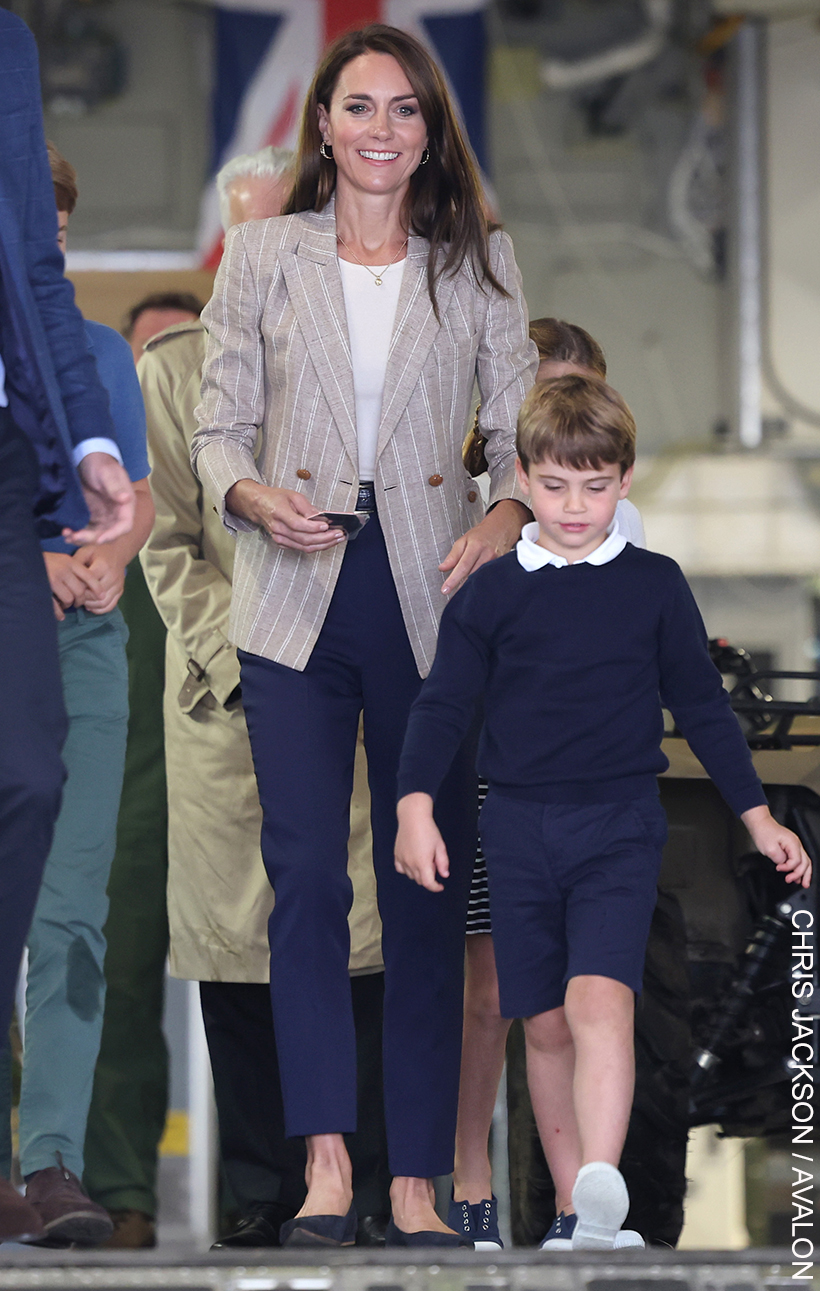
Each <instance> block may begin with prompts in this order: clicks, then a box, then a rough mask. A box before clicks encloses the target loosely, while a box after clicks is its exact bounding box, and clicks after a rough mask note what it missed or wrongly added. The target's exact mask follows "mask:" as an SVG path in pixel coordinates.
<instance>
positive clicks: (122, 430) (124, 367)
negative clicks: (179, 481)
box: [40, 319, 150, 553]
mask: <svg viewBox="0 0 820 1291" xmlns="http://www.w3.org/2000/svg"><path fill="white" fill-rule="evenodd" d="M85 332H86V337H87V338H88V345H89V349H90V350H91V353H92V354H93V355H94V360H95V362H96V365H97V372H98V373H99V377H100V381H101V382H102V384H103V386H104V387H105V389H106V390H107V391H108V398H109V401H110V404H111V417H112V420H113V422H114V435H115V438H116V444H117V447H118V448H119V450H120V453H121V455H122V464H123V466H124V467H125V469H126V471H127V472H128V478H129V479H130V480H132V481H133V480H144V479H145V477H146V475H147V474H148V472H149V470H150V467H149V465H148V452H147V449H146V446H145V407H144V405H143V402H142V391H141V390H140V383H139V380H138V379H137V372H136V368H135V367H134V356H133V355H132V353H131V346H130V345H129V344H128V342H127V341H126V340H125V338H124V337H122V336H120V334H119V332H115V331H114V329H113V328H112V327H105V326H104V324H102V323H94V322H92V321H91V320H90V319H85ZM40 547H41V549H42V550H43V551H64V552H68V553H70V552H72V551H76V547H73V546H71V545H70V544H69V543H67V542H65V541H64V539H62V538H59V537H58V538H46V539H44V540H43V541H42V542H41V543H40Z"/></svg>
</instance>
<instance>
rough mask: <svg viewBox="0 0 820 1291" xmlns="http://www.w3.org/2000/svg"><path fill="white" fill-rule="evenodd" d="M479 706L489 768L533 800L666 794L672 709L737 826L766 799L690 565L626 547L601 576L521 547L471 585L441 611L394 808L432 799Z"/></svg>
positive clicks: (483, 759)
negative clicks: (529, 558) (416, 796)
mask: <svg viewBox="0 0 820 1291" xmlns="http://www.w3.org/2000/svg"><path fill="white" fill-rule="evenodd" d="M482 695H483V696H484V719H485V721H484V730H483V732H482V737H481V744H480V747H479V757H478V766H479V770H480V772H481V774H482V776H484V777H485V778H486V779H487V780H488V781H489V783H490V785H491V787H492V788H493V789H495V790H496V791H497V792H499V793H502V794H505V795H507V796H510V797H515V798H528V799H531V800H535V801H537V802H572V803H586V802H614V801H619V800H625V799H630V798H637V797H643V796H646V795H649V794H655V793H657V780H656V777H657V776H658V774H659V773H660V772H661V771H665V770H666V768H667V766H668V765H669V763H668V761H667V759H666V758H665V757H664V755H663V753H662V752H661V749H660V744H661V740H662V739H663V717H662V713H661V705H663V706H664V707H665V708H668V709H669V710H670V711H671V712H672V714H673V715H674V717H675V721H676V722H677V725H678V727H679V729H680V730H681V731H682V733H683V735H684V736H685V737H686V739H687V741H688V742H689V745H690V747H691V748H692V750H693V752H694V753H695V754H696V755H697V757H698V758H699V759H700V761H701V762H702V763H703V766H704V767H705V769H706V771H707V772H708V773H709V775H710V776H711V777H712V779H713V780H714V782H715V784H716V785H717V787H718V789H719V790H720V792H721V793H722V794H723V796H724V798H725V799H726V801H727V803H728V804H729V806H730V807H731V808H732V810H733V811H735V812H737V813H738V815H739V814H740V813H741V812H744V811H746V810H747V809H748V808H750V807H757V806H760V805H761V804H765V802H766V798H765V796H764V794H763V790H762V788H761V784H760V780H759V779H758V777H757V774H756V773H755V770H754V767H753V766H752V759H751V754H750V753H749V748H748V746H747V744H746V741H745V739H744V737H743V734H742V732H741V730H740V727H739V725H738V722H737V719H736V717H735V715H734V713H733V712H732V710H731V707H730V705H729V698H728V695H727V692H726V691H725V690H724V688H723V685H722V682H721V677H720V673H719V672H718V670H717V668H716V667H715V665H714V664H713V663H712V661H711V659H710V658H709V652H708V648H707V641H706V631H705V629H704V626H703V621H702V619H701V617H700V613H699V612H698V608H697V606H696V604H695V600H694V597H693V596H692V593H691V591H690V590H689V587H688V584H687V583H686V580H685V578H684V577H683V574H682V573H681V570H680V568H679V567H678V566H677V565H676V564H675V562H674V561H673V560H670V559H669V558H668V557H667V556H661V555H658V554H657V553H656V552H650V551H643V550H640V549H639V548H637V547H633V546H631V545H630V544H627V546H626V547H625V548H624V550H623V551H622V552H621V554H620V555H619V556H616V557H615V559H614V560H611V561H609V562H608V563H607V564H604V565H590V564H574V565H567V566H565V567H562V568H556V567H555V566H552V565H547V566H545V567H544V568H543V569H539V570H534V571H530V572H528V571H527V570H525V569H523V568H522V566H521V565H520V564H519V561H518V558H517V556H516V554H515V552H514V551H512V552H510V553H509V554H508V555H506V556H502V557H501V558H500V559H499V560H494V561H492V562H491V563H489V564H487V565H484V566H483V567H482V568H481V569H479V570H477V571H476V573H474V574H472V575H471V577H470V578H469V579H468V581H467V583H466V584H465V586H464V587H463V588H462V589H461V590H460V591H459V592H458V593H457V594H456V595H455V596H454V597H453V599H452V601H451V602H450V604H449V605H448V606H447V608H446V609H445V611H444V616H443V618H442V621H441V633H440V636H439V641H438V649H437V651H436V658H435V661H434V663H433V668H432V671H431V673H430V676H429V677H428V678H427V680H426V681H425V683H424V685H423V686H422V689H421V692H420V694H419V696H418V698H417V700H416V702H415V704H414V705H413V708H412V710H411V713H410V720H409V724H408V728H407V735H406V738H405V743H404V751H403V753H402V758H401V765H400V769H399V797H402V796H403V795H404V794H408V793H414V792H422V793H428V794H430V795H431V796H432V797H435V795H436V792H437V790H438V788H439V785H440V784H441V781H442V779H443V777H444V775H445V773H446V772H447V769H448V767H449V765H450V762H451V760H452V758H453V755H454V753H455V751H456V749H457V748H458V745H459V743H460V741H461V739H462V738H463V736H464V735H465V733H466V731H467V729H468V727H469V725H470V723H471V721H472V719H473V717H474V714H475V711H476V704H477V702H478V700H479V697H480V696H482Z"/></svg>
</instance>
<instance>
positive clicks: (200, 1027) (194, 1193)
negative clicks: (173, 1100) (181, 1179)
mask: <svg viewBox="0 0 820 1291" xmlns="http://www.w3.org/2000/svg"><path fill="white" fill-rule="evenodd" d="M216 1156H217V1153H216V1109H215V1105H214V1088H213V1079H212V1076H211V1063H210V1059H209V1057H208V1044H207V1041H206V1039H205V1027H204V1024H203V1022H202V1009H201V1006H200V1002H199V982H189V983H188V1207H189V1209H188V1214H189V1223H190V1229H191V1235H192V1237H193V1238H194V1240H195V1241H196V1242H204V1243H206V1244H208V1245H210V1243H211V1242H212V1241H213V1240H214V1234H215V1232H216Z"/></svg>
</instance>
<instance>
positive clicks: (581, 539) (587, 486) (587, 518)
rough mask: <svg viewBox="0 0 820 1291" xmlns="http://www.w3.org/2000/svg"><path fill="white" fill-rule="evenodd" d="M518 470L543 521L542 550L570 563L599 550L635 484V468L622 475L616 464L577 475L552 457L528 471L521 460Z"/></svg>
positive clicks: (520, 478)
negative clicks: (617, 512) (631, 487)
mask: <svg viewBox="0 0 820 1291" xmlns="http://www.w3.org/2000/svg"><path fill="white" fill-rule="evenodd" d="M515 469H516V472H517V474H518V479H519V482H520V484H521V487H522V489H523V490H524V492H525V493H526V494H527V495H528V496H529V501H530V507H531V509H532V513H533V515H534V516H535V518H536V520H537V521H538V530H539V532H538V542H539V545H540V546H542V547H546V548H547V550H548V551H551V552H553V553H554V555H556V556H563V557H564V558H565V560H568V561H569V563H570V564H572V563H573V561H576V560H583V559H584V557H585V556H588V555H589V554H590V552H593V551H594V550H595V548H596V547H600V545H601V543H602V542H603V541H604V540H605V538H606V535H607V529H608V528H609V526H610V525H611V524H612V520H613V518H614V516H615V508H616V507H617V505H618V502H619V501H620V499H621V498H625V497H626V495H627V493H628V492H629V486H630V484H631V483H632V467H630V468H629V470H628V471H625V472H624V475H623V476H621V468H620V466H619V465H618V464H617V463H611V464H610V463H606V462H604V463H603V464H602V465H601V466H600V467H598V468H597V469H595V470H575V468H574V467H571V466H559V465H558V463H557V462H554V461H553V460H552V458H551V457H547V458H546V459H545V460H544V461H543V462H533V463H531V465H530V469H529V470H528V471H525V470H524V468H523V466H522V465H521V462H520V461H518V460H516V463H515Z"/></svg>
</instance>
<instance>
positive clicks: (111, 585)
mask: <svg viewBox="0 0 820 1291" xmlns="http://www.w3.org/2000/svg"><path fill="white" fill-rule="evenodd" d="M71 559H72V561H74V563H75V564H76V565H79V567H80V568H81V569H84V570H85V571H86V573H87V574H88V576H89V580H90V583H91V587H92V589H93V590H91V591H89V592H88V594H87V596H86V598H85V608H86V609H87V610H89V611H90V612H91V613H92V614H107V613H108V611H109V610H113V609H114V606H115V605H116V604H117V602H118V601H119V599H120V597H121V596H122V594H123V590H124V588H125V565H124V564H123V563H122V558H121V557H120V555H119V553H118V552H117V551H115V550H114V549H113V548H111V547H80V548H79V550H77V551H75V552H74V555H73V556H72V557H71Z"/></svg>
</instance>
